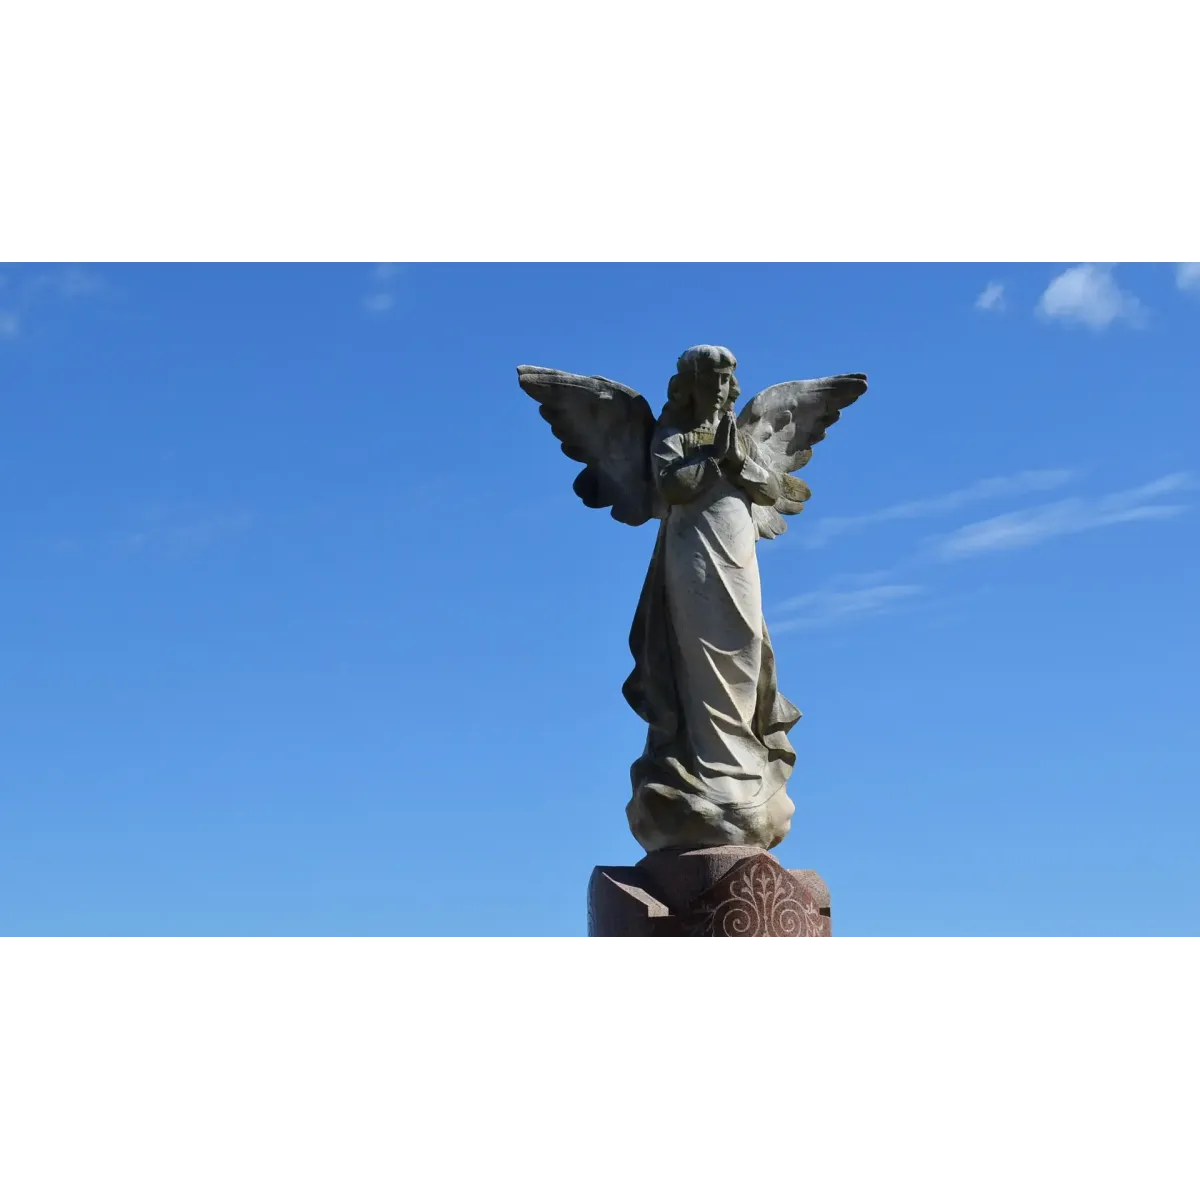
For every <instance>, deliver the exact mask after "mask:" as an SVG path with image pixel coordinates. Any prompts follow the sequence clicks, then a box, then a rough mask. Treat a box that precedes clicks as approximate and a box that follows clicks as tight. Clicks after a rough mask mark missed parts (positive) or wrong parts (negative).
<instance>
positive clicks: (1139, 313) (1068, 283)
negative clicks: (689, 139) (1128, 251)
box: [1036, 263, 1146, 330]
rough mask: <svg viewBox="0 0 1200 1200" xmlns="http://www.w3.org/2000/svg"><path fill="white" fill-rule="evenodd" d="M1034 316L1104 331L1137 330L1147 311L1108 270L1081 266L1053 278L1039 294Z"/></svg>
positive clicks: (1103, 266)
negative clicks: (1115, 327) (1123, 327)
mask: <svg viewBox="0 0 1200 1200" xmlns="http://www.w3.org/2000/svg"><path fill="white" fill-rule="evenodd" d="M1036 311H1037V313H1038V315H1039V316H1040V317H1043V318H1044V319H1046V320H1048V321H1059V322H1062V323H1063V324H1067V325H1082V326H1085V327H1086V328H1088V329H1093V330H1100V329H1107V328H1108V326H1110V325H1112V324H1114V323H1121V324H1125V325H1131V326H1134V327H1135V328H1136V327H1140V326H1142V325H1144V324H1145V322H1146V308H1145V305H1143V304H1142V302H1141V301H1140V300H1139V299H1138V298H1137V297H1136V296H1134V295H1133V294H1132V293H1131V292H1127V291H1125V290H1124V289H1122V288H1121V287H1120V286H1119V285H1118V284H1117V281H1116V280H1115V279H1114V278H1113V272H1112V267H1111V266H1105V265H1102V264H1097V263H1081V264H1080V265H1079V266H1076V267H1068V268H1067V270H1065V271H1063V272H1062V274H1061V275H1056V276H1055V277H1054V278H1053V279H1052V280H1051V281H1050V283H1049V285H1048V286H1047V288H1046V290H1045V291H1044V292H1043V293H1042V298H1041V299H1040V300H1039V301H1038V304H1037V310H1036Z"/></svg>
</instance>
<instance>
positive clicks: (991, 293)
mask: <svg viewBox="0 0 1200 1200" xmlns="http://www.w3.org/2000/svg"><path fill="white" fill-rule="evenodd" d="M975 307H976V308H978V309H981V310H982V311H983V312H1003V311H1004V309H1005V307H1006V302H1005V296H1004V284H1002V283H989V284H988V285H987V287H985V288H984V289H983V291H982V292H980V293H979V295H978V296H976V297H975Z"/></svg>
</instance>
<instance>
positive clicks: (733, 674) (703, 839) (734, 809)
mask: <svg viewBox="0 0 1200 1200" xmlns="http://www.w3.org/2000/svg"><path fill="white" fill-rule="evenodd" d="M736 365H737V360H736V359H735V358H734V356H733V354H732V353H731V352H730V351H729V350H727V349H725V348H724V347H721V346H693V347H692V348H691V349H690V350H687V351H685V352H684V353H683V355H681V356H680V358H679V361H678V364H677V371H676V374H675V375H674V376H673V377H672V378H671V380H670V382H669V384H668V386H667V402H666V405H665V407H664V408H663V410H662V412H661V414H660V415H659V416H658V417H657V418H656V417H655V416H654V413H653V411H652V410H651V408H650V406H649V404H648V403H647V401H646V399H645V398H644V397H643V396H642V395H640V394H639V393H638V392H636V391H634V390H633V389H632V388H629V387H626V386H625V385H623V384H620V383H616V382H614V381H613V380H610V379H604V378H601V377H599V376H583V375H571V374H568V373H566V372H563V371H554V370H550V369H548V368H544V367H518V368H517V374H518V379H519V382H520V385H521V387H522V388H523V389H524V390H525V391H526V392H527V393H528V394H529V395H531V396H533V397H534V398H535V399H536V400H537V401H538V402H539V404H540V406H541V413H542V416H543V417H545V419H546V420H547V421H548V422H549V424H550V427H551V429H552V430H553V432H554V434H555V436H556V437H557V438H558V439H559V441H560V442H561V443H562V449H563V452H564V453H565V454H566V455H567V456H568V457H570V458H572V459H574V460H575V461H577V462H581V463H584V464H585V466H584V469H583V471H582V472H581V473H580V475H579V476H578V478H577V479H576V481H575V491H576V494H577V495H578V496H579V497H580V498H581V499H582V500H583V502H584V503H585V504H587V505H588V506H590V507H592V508H611V510H612V515H613V517H615V518H616V519H617V520H619V521H623V522H625V523H626V524H629V525H641V524H644V523H645V522H646V521H649V520H652V519H655V518H657V519H659V521H660V526H659V533H658V539H657V541H656V544H655V549H654V554H653V557H652V559H651V562H650V567H649V570H648V571H647V574H646V581H645V584H644V586H643V588H642V595H641V600H640V602H639V604H638V608H637V613H636V615H635V617H634V621H633V628H632V630H631V632H630V637H629V645H630V649H631V651H632V653H633V658H634V669H633V672H632V674H631V675H630V676H629V678H628V679H627V680H626V682H625V687H624V694H625V698H626V700H627V701H628V703H629V704H630V706H631V707H632V708H633V710H634V711H635V712H636V713H637V714H638V715H639V716H640V717H641V718H642V719H643V720H644V721H645V722H646V725H647V727H648V729H647V737H646V744H645V748H644V750H643V752H642V755H641V756H640V757H639V758H638V759H637V761H636V762H635V763H634V764H633V767H632V769H631V780H632V798H631V800H630V801H629V804H628V805H627V807H626V815H627V817H628V820H629V827H630V829H631V830H632V832H633V835H634V837H635V838H636V839H637V841H638V842H639V844H640V845H641V846H642V847H643V849H645V850H647V851H649V852H651V853H652V854H653V853H657V852H662V853H666V852H668V851H670V852H676V851H680V850H689V849H708V848H714V847H723V846H724V847H743V848H751V849H759V850H769V849H771V848H772V847H774V846H777V845H778V844H779V843H780V842H781V841H782V840H783V839H784V837H786V835H787V833H788V830H789V829H790V827H791V819H792V814H793V812H794V805H793V803H792V801H791V799H790V797H789V796H788V793H787V784H788V780H789V777H790V776H791V773H792V768H793V766H794V764H795V761H796V755H795V751H794V750H793V749H792V745H791V742H790V741H789V738H788V735H789V732H790V730H791V729H792V727H793V726H794V725H795V723H796V722H797V721H798V720H799V718H800V712H799V710H798V709H797V708H796V707H795V706H794V705H793V704H792V703H791V702H790V701H789V700H788V699H787V698H786V697H785V696H784V695H783V694H782V692H780V690H779V687H778V681H777V679H776V669H775V655H774V651H773V649H772V646H771V639H770V637H769V635H768V633H767V628H766V625H765V623H764V621H763V614H762V590H761V585H760V580H759V571H758V558H757V549H756V545H757V542H758V540H759V538H762V537H775V536H777V535H778V534H780V533H782V532H784V531H785V530H786V528H787V525H786V523H785V522H784V520H783V517H784V515H794V514H796V513H798V512H800V510H801V509H802V508H803V506H804V502H805V500H807V499H808V494H809V493H808V488H807V487H806V486H805V484H804V483H803V482H802V481H801V480H798V479H794V478H792V476H791V472H792V471H795V470H798V469H799V468H800V467H802V466H803V465H804V464H805V463H806V462H807V461H808V459H809V457H810V456H811V453H812V451H811V447H812V446H813V445H814V444H815V443H816V442H818V441H820V440H821V439H822V438H824V436H825V430H826V429H827V428H828V427H829V426H830V425H832V424H833V422H834V421H836V420H838V418H839V416H840V413H841V410H842V409H843V408H845V407H846V406H847V405H849V404H851V403H853V402H854V401H855V400H856V399H858V397H859V396H861V395H862V394H863V392H865V391H866V387H867V381H866V376H865V375H835V376H830V377H828V378H824V379H809V380H798V381H794V382H791V383H781V384H776V385H775V386H774V387H769V388H767V389H765V390H764V391H762V392H760V393H759V394H758V395H757V396H755V397H754V399H753V400H751V401H750V403H749V404H748V405H746V406H745V408H744V409H743V410H742V412H741V414H740V415H737V414H736V413H735V405H736V401H737V398H738V394H739V390H738V384H737V379H736V378H735V377H734V369H735V367H736ZM681 869H686V870H692V869H693V867H691V866H688V867H686V868H681ZM615 870H616V869H615V868H614V871H615ZM618 875H619V872H618V874H615V875H612V876H611V877H606V878H607V883H606V884H605V887H606V888H610V889H613V888H615V889H617V892H621V893H622V895H623V896H624V897H625V899H619V898H618V897H617V892H612V893H611V895H612V897H613V898H614V904H625V903H626V900H628V899H629V898H630V897H632V896H633V895H634V892H633V891H630V890H629V889H630V888H633V889H634V890H636V889H637V887H638V886H639V885H636V884H633V883H630V882H629V880H628V879H625V878H623V877H622V878H619V877H618ZM766 878H767V877H766V876H765V875H763V874H762V871H759V872H758V874H757V875H756V879H757V880H758V881H759V883H758V884H756V886H760V885H761V886H763V887H765V886H766V883H765V880H766ZM605 894H606V895H608V894H610V893H609V892H605ZM639 902H640V901H639Z"/></svg>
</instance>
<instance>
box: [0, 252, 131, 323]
mask: <svg viewBox="0 0 1200 1200" xmlns="http://www.w3.org/2000/svg"><path fill="white" fill-rule="evenodd" d="M106 290H107V285H106V283H105V281H104V280H103V279H102V278H101V277H100V276H99V275H97V274H96V273H95V272H94V271H90V270H86V269H85V268H83V267H55V268H54V269H53V270H50V271H42V272H40V273H39V274H37V275H32V276H30V277H28V278H25V279H21V278H12V279H0V301H3V303H0V340H3V341H14V340H16V339H17V338H18V337H19V336H20V335H21V333H22V332H23V330H24V328H25V326H26V325H28V324H29V315H30V312H31V310H33V309H34V308H36V307H37V306H38V305H41V304H45V303H49V302H54V301H74V300H78V299H80V298H82V297H85V296H95V295H98V294H100V293H102V292H104V291H106Z"/></svg>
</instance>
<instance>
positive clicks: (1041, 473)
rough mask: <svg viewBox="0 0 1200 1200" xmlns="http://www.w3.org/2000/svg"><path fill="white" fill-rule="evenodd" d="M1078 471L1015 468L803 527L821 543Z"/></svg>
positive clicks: (1038, 486)
mask: <svg viewBox="0 0 1200 1200" xmlns="http://www.w3.org/2000/svg"><path fill="white" fill-rule="evenodd" d="M1078 474H1079V472H1078V471H1075V470H1071V469H1068V468H1061V467H1059V468H1050V469H1047V470H1037V471H1018V472H1016V473H1015V474H1013V475H995V476H992V477H990V478H988V479H979V480H976V482H975V483H972V484H969V485H968V486H967V487H963V488H957V489H956V490H955V491H952V492H945V493H943V494H942V495H940V496H927V497H924V498H923V499H920V500H906V501H904V502H903V503H901V504H890V505H888V507H887V508H880V509H877V510H876V511H875V512H869V513H862V514H860V515H858V516H854V517H821V518H820V519H819V520H816V521H814V522H813V523H812V524H811V525H810V526H808V528H807V529H805V530H804V536H803V541H804V544H805V545H806V546H809V547H816V546H823V545H825V543H826V542H828V541H830V540H831V539H832V538H834V537H836V536H838V535H839V534H842V533H846V532H848V531H850V530H852V529H861V528H862V527H863V526H866V525H878V524H881V523H883V522H885V521H910V520H915V519H917V518H920V517H931V516H939V515H941V514H943V513H949V512H955V511H957V510H958V509H960V508H965V507H966V506H967V505H969V504H974V503H977V502H978V501H981V500H994V499H997V498H999V497H1002V496H1022V495H1026V494H1028V493H1030V492H1047V491H1053V490H1054V489H1055V488H1060V487H1064V486H1066V484H1068V483H1070V482H1072V481H1073V480H1074V479H1075V478H1077V477H1078Z"/></svg>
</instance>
